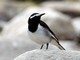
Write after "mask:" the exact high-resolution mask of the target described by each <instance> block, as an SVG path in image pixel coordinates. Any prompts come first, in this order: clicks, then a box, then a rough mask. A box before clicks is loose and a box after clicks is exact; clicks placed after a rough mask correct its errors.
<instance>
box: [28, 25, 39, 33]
mask: <svg viewBox="0 0 80 60" xmlns="http://www.w3.org/2000/svg"><path fill="white" fill-rule="evenodd" d="M37 28H38V24H34V25H33V24H32V25H29V26H28V29H29V31H30V32H32V33H34V32H35V31H36V30H37Z"/></svg>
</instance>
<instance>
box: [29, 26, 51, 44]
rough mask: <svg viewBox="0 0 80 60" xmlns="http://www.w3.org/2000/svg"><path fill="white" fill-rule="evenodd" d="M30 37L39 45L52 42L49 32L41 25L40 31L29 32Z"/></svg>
mask: <svg viewBox="0 0 80 60" xmlns="http://www.w3.org/2000/svg"><path fill="white" fill-rule="evenodd" d="M28 35H29V37H30V39H31V40H33V41H35V42H36V43H39V44H45V43H49V42H50V40H51V36H50V34H49V32H48V31H47V30H46V29H45V28H43V27H42V26H40V25H39V26H38V29H37V30H36V31H35V32H34V33H32V32H30V31H28Z"/></svg>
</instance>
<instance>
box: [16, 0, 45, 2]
mask: <svg viewBox="0 0 80 60" xmlns="http://www.w3.org/2000/svg"><path fill="white" fill-rule="evenodd" d="M16 1H20V2H25V1H30V2H34V3H41V2H43V1H46V0H16Z"/></svg>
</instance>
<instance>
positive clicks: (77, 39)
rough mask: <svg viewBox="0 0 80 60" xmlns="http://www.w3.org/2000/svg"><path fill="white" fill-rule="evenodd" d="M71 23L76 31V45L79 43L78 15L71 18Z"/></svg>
mask: <svg viewBox="0 0 80 60" xmlns="http://www.w3.org/2000/svg"><path fill="white" fill-rule="evenodd" d="M72 25H73V27H74V30H75V32H76V35H77V36H76V37H77V38H76V41H77V43H78V45H80V17H77V18H74V19H73V20H72Z"/></svg>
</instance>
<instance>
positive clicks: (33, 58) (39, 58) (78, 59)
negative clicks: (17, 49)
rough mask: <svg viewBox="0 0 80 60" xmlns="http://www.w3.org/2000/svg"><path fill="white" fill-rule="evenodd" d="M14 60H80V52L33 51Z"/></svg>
mask: <svg viewBox="0 0 80 60" xmlns="http://www.w3.org/2000/svg"><path fill="white" fill-rule="evenodd" d="M14 60H80V52H79V51H62V50H32V51H28V52H26V53H24V54H21V55H20V56H18V57H16V58H15V59H14Z"/></svg>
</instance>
